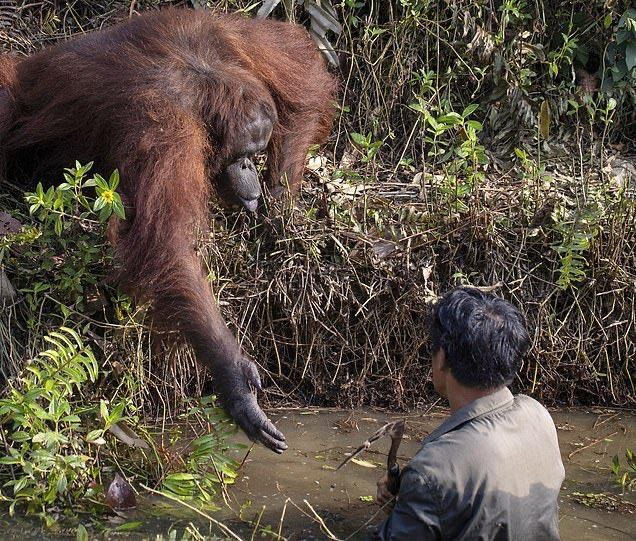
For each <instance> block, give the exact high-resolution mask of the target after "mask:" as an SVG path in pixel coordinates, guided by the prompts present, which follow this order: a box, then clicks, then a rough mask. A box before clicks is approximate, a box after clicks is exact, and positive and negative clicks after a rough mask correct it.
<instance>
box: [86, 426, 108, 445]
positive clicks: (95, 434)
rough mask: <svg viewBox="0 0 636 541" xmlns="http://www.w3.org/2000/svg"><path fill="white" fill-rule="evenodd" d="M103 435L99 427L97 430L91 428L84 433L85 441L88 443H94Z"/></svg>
mask: <svg viewBox="0 0 636 541" xmlns="http://www.w3.org/2000/svg"><path fill="white" fill-rule="evenodd" d="M103 435H104V431H103V430H102V429H101V428H98V429H97V430H91V431H90V432H89V433H88V434H86V441H87V442H88V443H94V442H95V441H97V440H98V439H99V438H101V437H102V436H103Z"/></svg>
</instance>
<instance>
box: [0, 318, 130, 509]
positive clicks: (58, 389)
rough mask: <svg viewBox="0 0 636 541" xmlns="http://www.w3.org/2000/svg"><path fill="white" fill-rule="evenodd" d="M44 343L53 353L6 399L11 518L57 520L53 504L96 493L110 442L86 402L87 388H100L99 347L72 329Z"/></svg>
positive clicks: (1, 474) (0, 419)
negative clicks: (99, 451) (99, 464)
mask: <svg viewBox="0 0 636 541" xmlns="http://www.w3.org/2000/svg"><path fill="white" fill-rule="evenodd" d="M44 340H45V341H46V342H47V343H49V344H50V345H51V347H50V348H49V349H47V350H45V351H43V352H41V353H40V354H39V355H38V356H37V357H36V358H35V359H33V360H32V361H31V362H30V363H29V364H27V366H26V367H25V370H24V374H23V376H22V377H21V378H20V379H19V380H17V381H15V382H11V383H10V385H9V389H8V392H7V396H6V397H5V398H3V399H0V425H1V426H2V429H0V434H1V438H2V446H3V450H4V454H5V456H4V457H2V458H0V464H2V465H4V466H5V467H4V468H2V469H1V470H0V479H3V480H4V482H3V485H2V486H3V489H4V490H3V492H2V493H1V495H2V499H4V500H6V501H9V502H10V506H9V512H10V514H12V515H13V514H14V513H15V510H16V507H21V506H24V507H26V510H27V512H28V513H34V514H38V515H39V516H41V517H43V518H46V519H47V521H52V517H51V516H50V515H49V514H48V512H47V510H48V509H50V508H51V507H52V506H53V505H67V504H68V503H69V502H71V501H73V500H75V499H77V498H78V497H80V496H82V497H85V496H89V495H90V493H91V492H92V491H91V489H89V488H88V485H89V483H90V481H91V480H93V479H96V478H97V477H98V475H99V472H98V470H97V468H96V465H95V453H94V451H92V450H91V446H92V445H100V444H102V443H104V442H103V441H100V440H99V438H97V437H95V436H96V432H95V431H92V430H91V428H92V427H94V426H95V424H96V421H95V413H96V411H97V408H96V406H93V405H90V404H88V403H86V399H87V396H85V393H86V385H87V384H89V383H95V382H96V381H97V377H98V373H99V368H98V365H97V360H96V359H95V355H94V354H93V352H92V350H91V348H90V347H88V346H86V345H85V344H84V342H83V340H82V339H81V337H80V336H79V334H78V333H77V331H76V330H74V329H71V328H68V327H61V328H60V329H59V331H52V332H50V333H49V334H48V335H47V336H45V337H44ZM119 407H121V409H123V405H122V406H119Z"/></svg>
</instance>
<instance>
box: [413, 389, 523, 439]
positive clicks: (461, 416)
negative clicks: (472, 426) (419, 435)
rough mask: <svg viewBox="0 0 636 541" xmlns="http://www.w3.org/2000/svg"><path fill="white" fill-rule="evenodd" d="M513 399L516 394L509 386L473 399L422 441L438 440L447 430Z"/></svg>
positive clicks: (505, 404) (504, 404)
mask: <svg viewBox="0 0 636 541" xmlns="http://www.w3.org/2000/svg"><path fill="white" fill-rule="evenodd" d="M513 399H514V396H513V395H512V393H511V392H510V390H509V389H508V387H503V388H501V389H499V390H498V391H495V392H494V393H492V394H489V395H486V396H482V397H481V398H478V399H477V400H473V401H472V402H470V403H469V404H466V405H465V406H464V407H463V408H461V409H458V410H457V411H456V412H455V413H453V415H451V416H450V417H449V418H448V419H446V421H444V422H443V423H442V424H441V425H439V426H438V427H437V428H436V429H435V430H433V432H431V433H430V434H429V435H428V436H426V438H424V440H423V441H422V444H426V443H429V442H431V441H433V440H436V439H438V438H439V437H441V436H443V435H444V434H446V433H447V432H450V431H451V430H455V429H456V428H457V427H459V426H460V425H463V424H465V423H467V422H469V421H472V420H473V419H475V418H476V417H479V416H481V415H484V414H486V413H490V412H491V411H494V410H496V409H499V408H501V407H504V406H507V405H508V404H510V403H511V402H512V401H513Z"/></svg>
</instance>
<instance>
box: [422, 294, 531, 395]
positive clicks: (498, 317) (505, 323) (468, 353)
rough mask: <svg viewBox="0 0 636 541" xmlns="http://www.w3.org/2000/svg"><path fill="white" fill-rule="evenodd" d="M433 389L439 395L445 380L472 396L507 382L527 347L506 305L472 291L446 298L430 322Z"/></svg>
mask: <svg viewBox="0 0 636 541" xmlns="http://www.w3.org/2000/svg"><path fill="white" fill-rule="evenodd" d="M430 335H431V342H432V353H433V384H434V385H435V389H436V390H437V392H438V393H439V394H440V395H442V396H447V394H448V380H449V377H452V380H453V383H455V382H456V383H458V384H459V385H461V386H463V387H467V388H470V389H475V390H478V391H488V390H493V389H497V388H499V387H502V386H504V385H508V384H510V383H511V382H512V380H513V378H514V376H515V374H516V372H517V370H518V369H519V365H520V363H521V358H522V357H523V355H524V354H525V352H526V351H527V349H528V347H529V345H530V338H529V336H528V332H527V331H526V328H525V321H524V318H523V316H522V315H521V314H520V313H519V311H518V310H517V309H516V308H515V307H514V306H512V305H511V304H510V303H509V302H507V301H504V300H503V299H499V298H497V297H494V296H492V295H488V294H486V293H482V292H481V291H479V290H477V289H474V288H466V287H460V288H457V289H454V290H452V291H450V292H449V293H447V294H446V295H445V296H444V297H443V298H442V299H441V300H440V301H439V302H438V303H437V304H436V305H435V307H434V309H433V314H432V318H431V322H430Z"/></svg>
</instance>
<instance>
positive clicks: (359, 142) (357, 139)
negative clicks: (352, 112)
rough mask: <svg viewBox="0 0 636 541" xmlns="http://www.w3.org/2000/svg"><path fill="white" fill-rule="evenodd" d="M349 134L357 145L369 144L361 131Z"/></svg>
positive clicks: (364, 145)
mask: <svg viewBox="0 0 636 541" xmlns="http://www.w3.org/2000/svg"><path fill="white" fill-rule="evenodd" d="M349 135H350V136H351V139H352V140H353V142H354V143H355V144H356V145H359V146H361V147H366V146H367V145H368V144H369V141H368V140H367V138H366V137H365V136H364V135H362V134H361V133H356V132H353V133H351V134H349Z"/></svg>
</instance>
